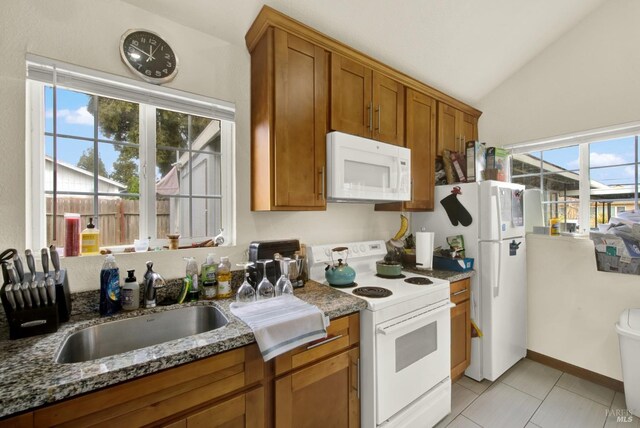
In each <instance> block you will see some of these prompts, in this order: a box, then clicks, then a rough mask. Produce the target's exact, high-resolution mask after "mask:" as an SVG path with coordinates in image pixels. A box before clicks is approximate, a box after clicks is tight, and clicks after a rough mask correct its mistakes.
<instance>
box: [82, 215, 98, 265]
mask: <svg viewBox="0 0 640 428" xmlns="http://www.w3.org/2000/svg"><path fill="white" fill-rule="evenodd" d="M80 240H81V243H82V244H81V247H80V248H81V250H80V252H81V254H82V255H83V256H90V255H94V254H99V253H100V231H99V230H98V229H96V226H95V225H94V224H93V218H90V219H89V224H88V225H87V228H86V229H85V230H83V231H82V233H81V237H80Z"/></svg>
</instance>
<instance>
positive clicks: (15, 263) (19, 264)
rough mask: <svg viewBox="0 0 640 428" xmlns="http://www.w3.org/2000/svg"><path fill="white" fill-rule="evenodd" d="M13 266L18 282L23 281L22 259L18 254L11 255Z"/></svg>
mask: <svg viewBox="0 0 640 428" xmlns="http://www.w3.org/2000/svg"><path fill="white" fill-rule="evenodd" d="M13 266H14V267H15V268H16V272H17V273H18V278H19V279H20V282H22V281H24V268H23V267H22V259H21V258H20V254H18V253H15V254H14V255H13Z"/></svg>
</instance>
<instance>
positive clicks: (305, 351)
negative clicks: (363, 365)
mask: <svg viewBox="0 0 640 428" xmlns="http://www.w3.org/2000/svg"><path fill="white" fill-rule="evenodd" d="M359 342H360V315H359V314H357V313H356V314H351V315H347V316H344V317H341V318H338V319H334V320H332V321H331V324H330V325H329V327H328V328H327V337H326V338H324V339H320V340H317V341H315V342H311V343H307V344H306V345H303V346H299V347H298V348H296V349H293V350H291V351H289V352H287V353H286V354H283V355H280V356H278V357H276V358H275V375H276V376H279V375H281V374H284V373H286V372H288V371H290V370H292V369H295V368H298V367H302V366H304V365H307V364H310V363H313V362H315V361H317V360H319V359H321V358H324V357H325V356H327V355H331V354H334V353H336V352H340V351H343V350H345V349H348V348H350V347H351V346H353V345H355V344H357V343H359Z"/></svg>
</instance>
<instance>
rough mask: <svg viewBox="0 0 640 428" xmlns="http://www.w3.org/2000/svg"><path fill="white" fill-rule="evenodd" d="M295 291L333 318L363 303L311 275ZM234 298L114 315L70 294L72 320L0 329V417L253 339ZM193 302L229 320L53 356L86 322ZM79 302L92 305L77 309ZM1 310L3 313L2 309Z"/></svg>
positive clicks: (209, 354) (104, 320) (107, 319)
mask: <svg viewBox="0 0 640 428" xmlns="http://www.w3.org/2000/svg"><path fill="white" fill-rule="evenodd" d="M79 294H80V293H79ZM95 294H96V295H97V293H95ZM295 295H296V296H297V297H299V298H300V299H302V300H305V301H307V302H309V303H311V304H314V305H316V306H318V308H320V310H322V311H323V312H324V313H325V315H327V316H328V317H329V318H332V319H333V318H337V317H340V316H343V315H347V314H350V313H354V312H358V311H359V310H361V309H364V308H366V306H367V304H366V302H365V301H364V300H362V299H359V298H357V297H354V296H351V295H349V294H346V293H342V292H340V291H338V290H335V289H333V288H331V287H329V286H326V285H322V284H319V283H317V282H314V281H309V282H307V283H306V285H305V286H304V287H303V288H300V289H296V290H295ZM233 301H234V300H233V299H224V300H216V301H199V302H192V303H186V304H182V305H171V306H164V307H156V308H153V309H142V310H137V311H132V312H128V313H127V312H121V313H119V314H117V315H115V316H113V317H108V318H101V317H99V316H98V313H97V311H96V307H95V302H93V303H89V304H87V303H86V301H85V302H83V301H80V299H78V301H77V302H76V301H75V300H74V304H73V306H74V312H73V313H72V316H71V320H70V321H69V322H67V323H63V324H62V325H61V326H60V328H59V329H58V331H57V332H56V333H53V334H48V335H42V336H35V337H31V338H27V339H20V340H12V341H10V340H6V338H8V333H7V332H6V331H4V332H2V333H3V335H2V336H0V337H3V338H5V339H4V340H0V379H1V380H2V388H0V418H1V417H4V416H7V415H11V414H14V413H18V412H22V411H25V410H29V409H34V408H36V407H39V406H42V405H46V404H51V403H54V402H56V401H58V400H62V399H65V398H69V397H72V396H74V395H78V394H82V393H86V392H90V391H93V390H96V389H99V388H103V387H105V386H109V385H114V384H117V383H119V382H123V381H126V380H130V379H134V378H136V377H139V376H143V375H146V374H150V373H154V372H156V371H158V370H163V369H167V368H170V367H174V366H177V365H180V364H184V363H188V362H191V361H194V360H197V359H199V358H204V357H208V356H211V355H214V354H217V353H220V352H224V351H227V350H230V349H234V348H239V347H241V346H245V345H248V344H250V343H254V342H255V339H254V336H253V333H252V332H251V329H250V328H249V327H248V326H247V325H246V324H245V323H243V322H242V321H240V319H238V318H236V317H235V316H234V315H232V314H231V311H230V310H229V305H230V304H231V303H232V302H233ZM195 305H212V306H216V307H218V308H219V309H220V310H222V312H224V314H225V315H226V316H227V318H228V319H229V323H228V324H227V325H226V326H225V327H222V328H220V329H217V330H213V331H209V332H206V333H201V334H198V335H194V336H189V337H186V338H183V339H178V340H173V341H171V342H165V343H162V344H159V345H154V346H149V347H146V348H142V349H139V350H136V351H130V352H125V353H122V354H118V355H115V356H111V357H105V358H100V359H97V360H93V361H89V362H83V363H73V364H58V363H56V362H54V358H55V354H56V352H57V350H58V348H59V346H60V345H61V344H62V343H63V341H64V339H65V338H66V337H67V336H69V335H70V334H72V333H74V332H76V331H78V330H81V329H83V328H85V327H89V326H92V325H96V324H101V323H104V322H108V321H112V320H116V319H124V318H129V317H134V316H138V315H145V314H149V313H156V312H162V311H167V310H171V309H177V308H178V307H182V306H195ZM78 307H83V308H84V309H87V308H91V309H93V310H91V311H84V312H83V311H80V312H78ZM1 315H2V318H4V314H1Z"/></svg>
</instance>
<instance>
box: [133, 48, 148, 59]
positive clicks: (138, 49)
mask: <svg viewBox="0 0 640 428" xmlns="http://www.w3.org/2000/svg"><path fill="white" fill-rule="evenodd" d="M129 47H130V48H134V49H135V50H137V51H140V52H142V53H143V54H145V55H146V56H147V57H148V56H149V54H148V53H146V52H145V51H143V50H142V49H140V48H139V47H137V46H135V45H129Z"/></svg>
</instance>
